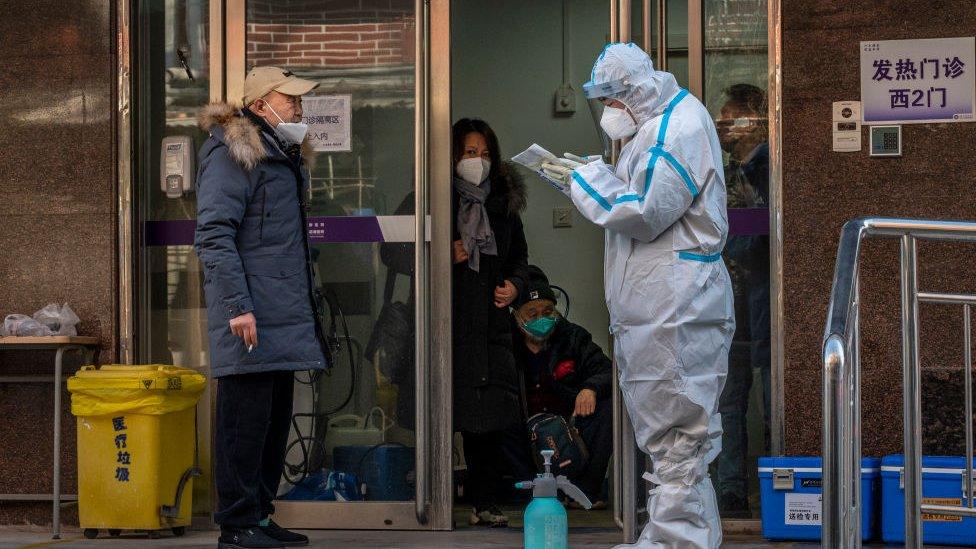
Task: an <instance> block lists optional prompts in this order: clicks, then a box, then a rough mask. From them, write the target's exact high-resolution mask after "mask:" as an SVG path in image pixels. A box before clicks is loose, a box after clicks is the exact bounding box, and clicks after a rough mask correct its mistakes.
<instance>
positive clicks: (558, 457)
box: [525, 413, 590, 478]
mask: <svg viewBox="0 0 976 549" xmlns="http://www.w3.org/2000/svg"><path fill="white" fill-rule="evenodd" d="M525 427H526V429H527V430H528V431H529V442H530V444H531V446H532V457H533V458H535V464H536V468H537V470H538V471H542V454H540V453H539V452H541V451H542V450H553V451H554V452H555V454H554V455H553V456H552V474H554V475H566V476H567V477H569V478H573V477H576V476H577V475H579V474H581V473H583V471H584V470H585V469H586V464H587V462H589V461H590V452H589V451H588V450H587V449H586V444H584V443H583V439H582V438H581V437H580V434H579V431H578V430H577V429H576V427H575V426H574V425H573V424H572V422H571V423H566V420H565V419H563V417H562V416H560V415H558V414H548V413H540V414H536V415H534V416H532V417H530V418H529V420H528V421H527V422H526V423H525Z"/></svg>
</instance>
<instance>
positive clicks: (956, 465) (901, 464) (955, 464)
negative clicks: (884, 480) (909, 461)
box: [881, 454, 976, 475]
mask: <svg viewBox="0 0 976 549" xmlns="http://www.w3.org/2000/svg"><path fill="white" fill-rule="evenodd" d="M973 463H974V466H976V459H974V460H973ZM904 468H905V456H904V455H902V454H893V455H890V456H885V457H884V459H882V460H881V473H882V474H885V473H888V474H893V473H897V474H901V471H902V469H904ZM965 468H966V458H965V457H963V456H922V472H923V473H929V474H935V475H937V474H946V475H960V474H962V472H963V470H964V469H965Z"/></svg>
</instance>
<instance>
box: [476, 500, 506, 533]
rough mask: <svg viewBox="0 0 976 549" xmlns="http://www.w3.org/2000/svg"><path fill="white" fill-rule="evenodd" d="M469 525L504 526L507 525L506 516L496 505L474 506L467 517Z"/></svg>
mask: <svg viewBox="0 0 976 549" xmlns="http://www.w3.org/2000/svg"><path fill="white" fill-rule="evenodd" d="M468 524H470V525H471V526H487V527H489V528H504V527H506V526H508V517H507V516H505V513H503V512H502V510H501V509H499V508H498V506H496V505H487V506H485V507H475V508H474V509H472V510H471V516H470V517H468Z"/></svg>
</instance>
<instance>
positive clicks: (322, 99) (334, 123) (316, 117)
mask: <svg viewBox="0 0 976 549" xmlns="http://www.w3.org/2000/svg"><path fill="white" fill-rule="evenodd" d="M351 103H352V97H351V96H349V95H310V96H308V97H305V98H303V100H302V122H305V123H306V124H308V144H309V145H311V146H312V150H313V151H321V152H347V151H351V150H352V139H351V135H350V134H351V132H350V128H351V127H352V105H351Z"/></svg>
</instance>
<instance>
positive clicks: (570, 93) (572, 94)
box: [555, 84, 576, 116]
mask: <svg viewBox="0 0 976 549" xmlns="http://www.w3.org/2000/svg"><path fill="white" fill-rule="evenodd" d="M555 98H556V104H555V112H556V114H558V115H562V116H568V115H571V114H573V113H575V112H576V90H574V89H573V86H571V85H570V84H561V85H560V86H559V87H558V88H556V96H555Z"/></svg>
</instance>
